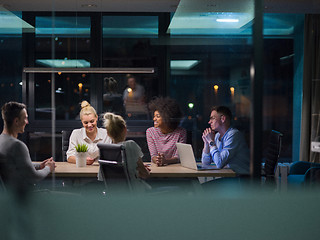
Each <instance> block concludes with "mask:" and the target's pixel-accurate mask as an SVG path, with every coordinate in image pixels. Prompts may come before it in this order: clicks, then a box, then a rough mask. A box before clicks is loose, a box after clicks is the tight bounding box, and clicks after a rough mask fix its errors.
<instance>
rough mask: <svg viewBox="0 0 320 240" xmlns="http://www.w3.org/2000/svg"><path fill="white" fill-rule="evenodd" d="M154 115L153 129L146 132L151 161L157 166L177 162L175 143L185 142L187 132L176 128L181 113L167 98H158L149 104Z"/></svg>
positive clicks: (170, 99) (172, 101)
mask: <svg viewBox="0 0 320 240" xmlns="http://www.w3.org/2000/svg"><path fill="white" fill-rule="evenodd" d="M149 109H150V110H151V111H152V112H153V113H154V115H153V116H154V117H153V122H154V127H151V128H148V129H147V131H146V136H147V142H148V148H149V151H150V155H151V160H152V161H153V162H154V163H156V164H157V165H158V166H163V165H167V164H172V163H178V162H179V156H178V152H177V147H176V143H177V142H182V143H186V141H187V131H186V130H185V129H184V128H181V127H178V126H179V123H180V119H181V117H182V113H181V110H180V107H179V105H178V103H177V102H176V101H175V100H174V99H172V98H169V97H166V98H163V97H158V98H155V99H154V100H153V101H151V102H150V103H149Z"/></svg>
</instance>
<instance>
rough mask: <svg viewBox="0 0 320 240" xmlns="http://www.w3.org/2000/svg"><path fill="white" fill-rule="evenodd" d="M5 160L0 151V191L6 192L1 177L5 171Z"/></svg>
mask: <svg viewBox="0 0 320 240" xmlns="http://www.w3.org/2000/svg"><path fill="white" fill-rule="evenodd" d="M5 162H6V158H5V156H3V155H2V154H1V153H0V192H6V186H5V183H4V179H3V178H4V176H5V173H6V168H5Z"/></svg>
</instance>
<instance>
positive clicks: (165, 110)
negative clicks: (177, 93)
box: [149, 97, 182, 130]
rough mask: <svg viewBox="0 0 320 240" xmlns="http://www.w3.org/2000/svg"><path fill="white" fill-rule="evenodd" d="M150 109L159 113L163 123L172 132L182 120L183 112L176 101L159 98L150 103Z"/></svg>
mask: <svg viewBox="0 0 320 240" xmlns="http://www.w3.org/2000/svg"><path fill="white" fill-rule="evenodd" d="M149 109H150V111H152V112H155V111H158V112H159V113H160V116H161V117H162V120H163V122H164V123H165V124H166V125H167V126H168V127H169V128H170V129H172V130H175V129H176V128H177V127H178V125H179V123H180V120H181V117H182V112H181V109H180V107H179V104H178V103H177V101H176V100H174V99H172V98H170V97H157V98H154V99H153V100H151V101H150V103H149Z"/></svg>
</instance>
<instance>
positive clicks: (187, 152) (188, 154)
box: [176, 143, 219, 170]
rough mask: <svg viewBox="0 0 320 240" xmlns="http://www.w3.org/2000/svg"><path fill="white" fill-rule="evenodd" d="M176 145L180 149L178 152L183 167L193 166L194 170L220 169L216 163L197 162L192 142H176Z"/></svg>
mask: <svg viewBox="0 0 320 240" xmlns="http://www.w3.org/2000/svg"><path fill="white" fill-rule="evenodd" d="M176 146H177V149H178V154H179V158H180V163H181V166H182V167H185V168H191V169H194V170H210V169H219V168H217V167H216V166H215V165H202V164H201V163H199V164H197V162H196V159H195V157H194V154H193V149H192V146H191V145H190V144H186V143H176Z"/></svg>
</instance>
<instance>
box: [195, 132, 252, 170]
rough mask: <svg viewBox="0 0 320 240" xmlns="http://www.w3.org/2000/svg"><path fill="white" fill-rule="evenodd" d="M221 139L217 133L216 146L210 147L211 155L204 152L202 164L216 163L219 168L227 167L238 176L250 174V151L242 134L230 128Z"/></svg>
mask: <svg viewBox="0 0 320 240" xmlns="http://www.w3.org/2000/svg"><path fill="white" fill-rule="evenodd" d="M219 138H220V133H216V135H215V139H214V140H215V144H216V146H213V147H211V146H210V154H207V153H204V152H202V159H201V161H202V164H204V165H209V164H210V163H211V162H214V163H215V164H216V166H217V167H218V168H223V167H225V166H227V167H230V168H231V169H232V170H233V171H235V172H236V173H237V174H249V173H250V170H249V168H250V157H249V149H248V146H247V143H246V141H245V139H244V137H243V135H242V134H241V132H240V131H239V130H237V129H235V128H229V129H228V130H227V131H226V133H225V134H224V135H223V136H222V137H221V139H220V140H219Z"/></svg>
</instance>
